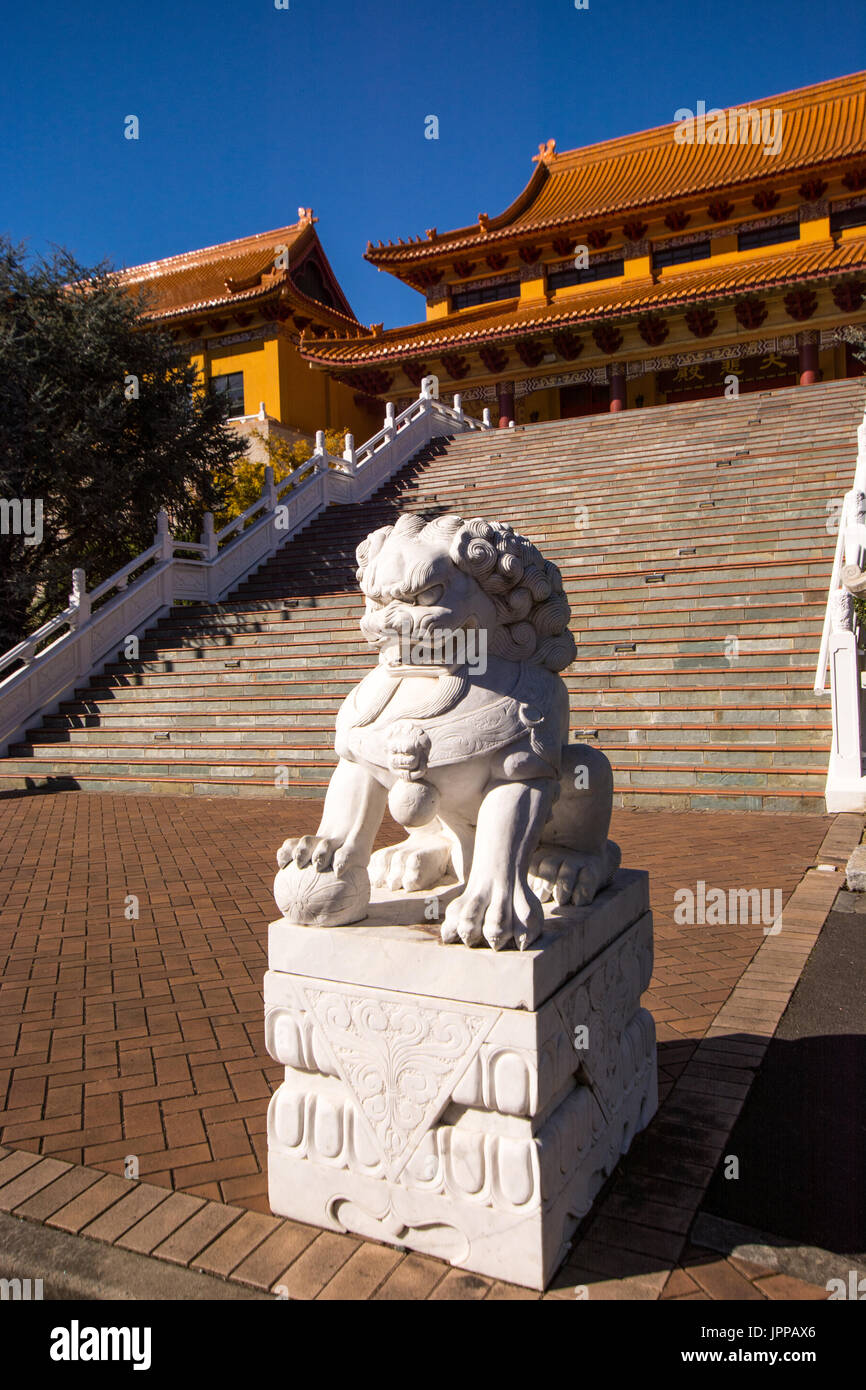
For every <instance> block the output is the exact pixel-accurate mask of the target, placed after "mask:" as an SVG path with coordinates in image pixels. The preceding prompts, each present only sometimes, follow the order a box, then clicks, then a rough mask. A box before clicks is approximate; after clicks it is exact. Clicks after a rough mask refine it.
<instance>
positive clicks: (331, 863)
mask: <svg viewBox="0 0 866 1390" xmlns="http://www.w3.org/2000/svg"><path fill="white" fill-rule="evenodd" d="M348 860H349V855H348V853H347V851H346V850H345V849H344V848H343V842H342V840H329V839H326V838H324V837H323V836H321V835H301V836H300V838H299V839H290V840H284V841H283V843H282V844H281V845H280V847H279V849H278V850H277V864H278V865H279V867H280V868H281V869H284V868H285V867H286V865H287V864H295V865H296V866H297V868H299V869H305V868H306V867H307V865H308V864H312V866H313V868H314V869H318V871H319V873H326V872H327V871H328V870H329V869H333V871H334V873H335V874H337V875H338V876H339V875H340V874H341V873H342V871H343V869H344V868H345V867H346V864H347V863H348Z"/></svg>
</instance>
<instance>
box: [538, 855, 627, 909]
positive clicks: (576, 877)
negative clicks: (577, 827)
mask: <svg viewBox="0 0 866 1390" xmlns="http://www.w3.org/2000/svg"><path fill="white" fill-rule="evenodd" d="M621 859H622V854H621V851H620V848H619V845H617V844H615V842H614V841H613V840H608V841H607V844H606V845H605V847H604V849H603V850H602V852H601V854H583V853H581V852H580V851H579V850H576V849H566V848H564V847H563V846H562V845H545V844H541V845H539V847H538V849H537V850H536V851H535V853H534V854H533V856H532V858H531V859H530V861H529V886H530V888H531V889H532V891H533V892H534V893H536V894H537V896H538V897H539V898H540V899H541V901H542V902H543V903H547V902H550V900H551V898H552V899H553V900H554V902H556V903H558V904H559V905H560V906H561V905H563V904H565V903H573V904H574V905H575V906H576V907H584V906H586V904H587V903H591V902H592V901H593V899H594V898H595V897H596V896H597V895H598V894H599V893H600V892H601V891H602V889H603V888H607V886H608V884H609V883H610V882H611V880H612V879H613V876H614V874H615V873H616V871H617V869H618V868H619V865H620V860H621Z"/></svg>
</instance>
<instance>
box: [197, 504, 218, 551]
mask: <svg viewBox="0 0 866 1390" xmlns="http://www.w3.org/2000/svg"><path fill="white" fill-rule="evenodd" d="M199 539H200V541H201V543H202V545H203V546H205V547H206V549H205V559H207V560H215V559H216V557H217V540H216V533H215V531H214V524H213V512H205V514H204V518H203V521H202V528H201V536H200V537H199Z"/></svg>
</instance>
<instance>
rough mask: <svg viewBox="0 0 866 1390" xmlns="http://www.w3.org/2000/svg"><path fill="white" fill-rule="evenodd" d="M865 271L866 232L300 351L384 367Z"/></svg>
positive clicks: (323, 359)
mask: <svg viewBox="0 0 866 1390" xmlns="http://www.w3.org/2000/svg"><path fill="white" fill-rule="evenodd" d="M862 270H866V237H857V238H854V239H852V240H846V241H844V242H842V243H841V245H840V246H838V247H832V246H827V245H826V244H825V245H817V246H809V245H808V244H807V245H806V246H804V247H799V248H798V249H797V250H796V251H784V252H781V251H777V252H775V253H773V254H772V255H768V256H762V257H760V258H750V259H749V260H748V261H745V262H734V261H732V262H728V263H727V264H723V265H720V266H710V265H707V264H706V263H705V262H704V263H702V264H701V265H700V267H699V268H696V269H694V270H685V271H683V272H681V273H679V274H677V275H674V276H670V277H669V278H666V277H665V276H664V275H662V276H661V278H660V279H659V281H658V282H657V283H653V281H652V280H650V279H640V280H619V281H617V283H616V284H611V285H606V286H604V287H602V288H599V289H589V288H586V289H583V290H581V291H580V292H579V293H578V294H575V295H574V296H569V297H568V298H566V299H562V300H556V301H555V302H554V303H552V304H548V305H544V306H538V305H531V306H526V307H524V308H522V309H521V308H519V307H517V305H516V301H515V300H500V301H496V302H494V303H491V304H482V305H479V306H478V307H477V308H476V309H475V310H474V311H471V312H470V311H463V312H462V313H461V314H459V316H455V315H452V316H451V317H450V318H449V319H447V320H444V319H443V320H440V321H438V322H437V321H435V320H434V321H432V322H429V323H415V324H409V325H408V326H407V327H404V328H391V329H389V330H388V331H387V332H385V333H382V334H381V335H378V336H376V337H375V338H374V337H370V336H367V337H364V338H360V339H358V338H356V339H354V340H349V339H343V340H341V341H333V340H330V341H328V342H320V343H316V344H315V345H313V344H309V343H307V342H306V341H305V340H304V338H303V336H302V338H301V343H300V352H301V355H302V356H303V357H304V358H305V359H306V360H307V361H308V362H313V363H316V364H317V365H319V366H327V367H331V368H332V369H333V368H341V367H353V366H383V365H385V364H386V363H397V362H399V361H400V360H401V359H404V358H407V357H418V358H423V357H424V356H425V355H427V354H431V353H439V352H442V351H443V350H445V351H447V350H449V349H451V348H472V347H474V346H481V345H482V344H484V343H489V342H495V341H496V340H497V339H502V338H514V337H522V336H523V335H524V334H531V333H536V332H550V331H551V330H552V329H555V328H559V327H561V326H563V325H566V324H569V325H578V324H581V323H595V322H597V321H598V320H599V319H611V318H613V319H622V318H626V317H629V316H631V315H635V314H638V313H646V312H648V311H649V310H662V309H672V308H676V307H677V306H679V305H684V306H685V305H690V304H694V303H696V302H699V301H700V302H713V301H715V302H720V301H725V300H728V299H732V298H733V297H735V296H736V295H742V294H746V293H749V292H752V291H760V290H769V289H772V288H773V287H774V286H777V285H788V284H795V283H804V282H805V283H808V282H814V281H820V280H824V279H828V278H831V277H834V276H839V275H845V274H850V273H852V272H854V271H862Z"/></svg>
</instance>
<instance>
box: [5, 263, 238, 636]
mask: <svg viewBox="0 0 866 1390" xmlns="http://www.w3.org/2000/svg"><path fill="white" fill-rule="evenodd" d="M144 307H145V304H144V301H143V300H142V299H140V298H136V297H134V296H133V295H131V294H130V293H129V292H128V291H126V290H124V289H122V288H121V286H120V285H119V283H118V280H117V277H116V275H115V274H114V273H113V272H112V271H111V270H110V269H109V268H108V267H107V266H105V265H100V266H97V267H95V268H90V269H88V268H85V267H83V266H81V265H79V264H78V263H77V262H76V261H75V259H74V258H73V257H72V255H71V254H70V253H68V252H66V251H63V250H57V251H55V252H53V253H52V255H51V256H50V257H47V258H44V259H37V260H33V261H31V260H28V259H27V257H26V255H25V251H24V249H23V248H22V247H20V246H15V245H13V244H12V243H11V242H10V241H9V240H8V239H6V238H0V498H5V499H16V498H18V499H27V498H29V499H32V500H34V501H35V500H36V499H41V500H42V505H43V539H42V541H41V544H27V543H26V538H25V537H23V536H21V535H11V534H7V535H2V534H0V650H4V649H6V648H7V647H8V646H10V645H12V644H13V643H14V642H16V641H18V640H20V638H21V637H22V636H23V635H25V634H26V633H27V632H30V631H32V630H33V629H34V628H35V627H37V626H38V625H39V624H40V623H41V622H44V621H45V620H46V618H48V617H50V616H52V615H53V614H54V613H56V612H58V611H59V610H60V609H62V608H64V607H65V606H66V603H67V601H68V595H69V590H70V582H71V571H72V569H73V568H74V567H75V566H82V567H83V568H84V569H85V570H86V573H87V587H88V588H93V587H94V586H95V585H96V584H97V583H99V582H100V580H102V579H105V578H107V577H108V576H109V575H110V574H111V573H113V571H114V570H116V569H118V568H120V567H121V566H122V565H124V564H125V563H127V561H129V560H130V559H132V557H133V556H134V555H136V554H138V553H139V552H140V551H142V550H145V549H147V548H148V547H149V546H150V545H151V544H152V543H153V537H154V531H155V529H156V514H157V511H158V510H159V508H160V507H165V509H166V511H167V512H168V515H169V524H170V526H171V529H172V531H173V532H174V533H175V534H176V535H178V536H180V537H182V538H183V539H185V540H191V539H197V538H198V535H199V532H200V528H201V521H202V516H203V514H204V512H205V511H208V510H211V511H218V510H220V509H221V508H222V506H223V505H224V501H225V496H226V493H227V491H228V488H229V486H230V485H231V479H232V470H233V466H234V463H235V461H236V459H237V458H238V457H239V455H240V454H241V453H242V452H243V442H242V441H241V440H239V439H238V437H237V435H236V434H235V433H234V431H233V430H231V429H229V428H227V427H226V425H225V423H224V421H225V405H224V403H223V402H222V401H221V400H220V399H219V398H217V397H215V396H214V395H213V394H212V392H210V390H205V389H202V388H201V387H200V386H198V385H197V384H196V382H195V370H194V368H193V367H192V366H191V365H190V363H189V362H188V360H187V359H186V357H185V355H184V353H183V350H182V349H180V348H178V347H176V346H175V344H174V343H173V342H172V340H171V338H170V337H169V336H168V335H167V334H166V333H165V332H163V331H161V330H158V329H156V328H152V327H144V326H143V325H142V320H141V312H142V309H143V308H144ZM128 377H134V378H135V379H136V383H135V384H133V383H131V382H128V381H127V380H126V379H127V378H128Z"/></svg>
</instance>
